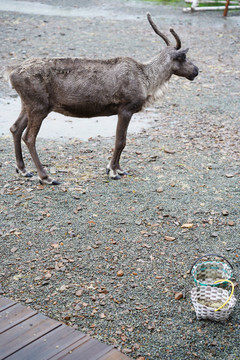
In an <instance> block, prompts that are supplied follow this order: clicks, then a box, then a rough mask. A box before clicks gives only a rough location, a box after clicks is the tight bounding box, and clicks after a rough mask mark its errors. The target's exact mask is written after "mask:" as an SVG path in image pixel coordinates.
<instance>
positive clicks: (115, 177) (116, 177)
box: [110, 174, 121, 180]
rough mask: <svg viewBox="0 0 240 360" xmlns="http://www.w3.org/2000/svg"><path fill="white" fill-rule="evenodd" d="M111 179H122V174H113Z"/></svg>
mask: <svg viewBox="0 0 240 360" xmlns="http://www.w3.org/2000/svg"><path fill="white" fill-rule="evenodd" d="M110 179H112V180H120V179H121V176H120V175H118V174H117V175H113V176H110Z"/></svg>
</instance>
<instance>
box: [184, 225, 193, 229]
mask: <svg viewBox="0 0 240 360" xmlns="http://www.w3.org/2000/svg"><path fill="white" fill-rule="evenodd" d="M193 226H194V224H183V225H182V226H181V228H182V229H192V228H193Z"/></svg>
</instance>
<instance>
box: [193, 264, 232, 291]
mask: <svg viewBox="0 0 240 360" xmlns="http://www.w3.org/2000/svg"><path fill="white" fill-rule="evenodd" d="M207 264H212V265H214V264H221V265H222V267H223V269H221V271H223V272H224V273H226V274H227V275H228V276H227V277H226V279H228V280H230V279H231V277H232V276H233V271H232V268H231V267H230V266H229V265H228V264H226V263H224V262H222V261H212V260H210V261H203V262H201V263H198V264H194V265H193V267H192V269H191V274H192V276H193V280H194V282H195V283H196V284H199V285H201V286H214V287H218V286H219V285H221V284H224V283H226V281H223V282H221V283H218V284H209V283H204V282H201V281H199V280H198V279H197V278H196V273H197V270H198V268H199V267H201V266H202V265H207ZM201 270H205V269H204V268H203V269H201ZM213 270H214V269H213ZM216 270H217V269H216ZM203 280H204V279H203Z"/></svg>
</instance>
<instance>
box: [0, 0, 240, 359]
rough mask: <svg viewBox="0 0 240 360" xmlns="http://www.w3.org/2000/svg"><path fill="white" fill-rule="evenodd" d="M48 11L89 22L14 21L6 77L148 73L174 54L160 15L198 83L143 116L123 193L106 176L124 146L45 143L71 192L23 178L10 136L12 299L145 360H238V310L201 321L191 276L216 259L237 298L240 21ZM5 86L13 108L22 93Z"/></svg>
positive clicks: (131, 11)
mask: <svg viewBox="0 0 240 360" xmlns="http://www.w3.org/2000/svg"><path fill="white" fill-rule="evenodd" d="M16 2H17V1H15V2H11V1H9V3H16ZM31 2H32V3H34V1H31ZM18 3H19V8H21V6H20V5H21V4H22V3H21V1H19V2H18ZM41 3H42V4H45V5H51V6H53V7H54V6H57V7H58V8H59V7H62V6H66V5H67V6H68V7H69V8H74V9H76V15H78V14H79V12H80V10H81V9H82V12H83V15H82V16H80V15H78V16H72V15H71V16H70V15H69V13H67V11H66V14H65V13H64V10H63V9H62V15H61V13H59V12H58V14H60V15H61V16H60V15H58V16H53V15H52V13H51V15H48V14H46V13H44V15H41V14H40V15H39V14H36V13H34V14H31V13H24V8H22V12H14V11H2V12H1V22H0V41H1V48H0V65H1V66H2V68H3V67H4V66H7V65H11V64H12V63H14V62H16V61H19V60H23V59H26V58H29V57H53V56H61V57H62V56H73V57H76V56H86V57H89V58H110V57H115V56H119V55H122V56H131V57H133V58H135V59H137V60H139V61H147V60H148V59H150V58H151V56H153V55H155V54H156V53H157V51H158V50H159V48H160V47H162V46H164V45H163V44H162V41H161V40H160V39H159V38H158V37H157V36H156V34H154V33H153V31H152V29H151V28H150V27H149V25H148V23H147V20H146V15H145V14H146V11H150V12H151V13H152V16H153V18H154V20H155V22H156V23H157V24H158V25H159V26H160V27H161V30H162V31H163V32H165V33H166V34H168V29H169V27H174V29H175V30H176V31H177V33H178V34H179V35H180V37H181V39H182V43H183V48H186V47H189V48H190V50H189V56H190V57H191V58H192V60H193V62H194V63H195V64H196V65H197V66H198V67H199V69H200V73H199V76H198V77H197V78H196V79H195V80H194V81H193V82H189V81H187V80H186V79H179V78H172V79H171V81H170V84H169V89H168V91H167V93H166V94H165V95H164V96H163V98H162V99H161V100H159V101H158V102H157V103H156V104H155V105H154V107H153V108H151V109H148V110H145V112H143V113H142V116H144V114H146V117H147V116H149V114H150V116H151V118H152V126H151V127H148V128H146V129H143V130H142V131H141V132H140V133H138V134H129V136H128V140H127V146H126V148H125V150H124V152H123V156H122V162H121V165H122V167H124V168H125V169H126V170H128V171H129V176H124V177H123V178H122V179H121V180H120V181H110V180H109V179H108V177H107V175H106V174H105V167H106V164H107V162H108V160H109V158H110V157H111V154H112V148H113V146H114V137H96V138H90V139H88V141H82V140H80V139H79V138H75V137H74V136H72V139H70V140H66V139H65V140H64V141H63V139H61V138H60V137H59V139H47V138H44V137H42V138H39V139H38V141H37V147H38V152H39V154H40V158H41V160H42V162H43V163H44V165H45V166H46V167H47V169H48V171H49V172H50V173H51V174H52V176H54V177H55V178H56V179H57V180H59V181H61V185H59V186H44V185H40V184H39V183H38V181H37V178H36V177H34V178H33V179H31V180H29V179H25V178H20V177H18V176H17V174H16V173H15V159H14V157H15V156H14V152H13V143H12V138H11V136H10V134H9V133H7V134H4V135H1V137H0V156H1V157H0V194H1V198H0V214H1V216H0V224H1V228H0V245H1V246H0V249H1V250H0V252H1V264H0V276H1V288H0V289H1V290H0V291H1V293H2V294H3V295H4V296H7V297H9V298H12V299H14V300H16V301H19V302H21V303H23V304H27V305H29V306H31V307H32V308H34V309H37V310H38V311H41V312H43V313H44V314H46V315H48V316H50V317H51V318H54V319H57V320H61V321H63V322H65V323H66V324H68V325H70V326H73V327H75V328H77V329H79V330H81V331H83V332H85V333H88V334H90V335H91V336H93V337H96V338H97V339H99V340H102V341H104V342H106V343H108V344H111V345H114V346H115V347H117V348H119V349H120V350H121V351H122V352H123V353H125V354H128V355H129V356H130V357H131V358H133V359H138V358H141V359H149V360H150V359H151V360H155V359H169V360H170V359H180V360H181V359H186V358H187V359H212V358H216V359H234V360H235V359H240V357H239V335H240V325H239V311H240V308H239V301H238V302H237V304H236V306H235V308H234V310H233V312H232V315H231V317H230V318H229V319H228V320H227V321H225V322H223V323H215V322H211V321H199V320H197V319H196V316H195V312H194V308H193V306H192V303H191V297H190V291H191V289H192V287H193V286H194V281H193V278H192V276H191V274H190V269H191V266H192V264H193V263H194V261H195V260H196V259H197V258H198V257H199V256H201V255H204V254H208V253H217V254H221V255H223V256H224V257H226V258H227V259H228V260H229V261H230V262H231V264H232V265H233V278H232V279H233V281H234V283H235V296H236V297H237V298H239V286H238V283H239V249H240V246H239V222H240V213H239V205H240V196H239V175H240V171H239V149H240V141H239V109H240V107H239V80H240V70H239V61H240V27H239V24H240V17H239V12H231V11H229V15H228V17H227V18H226V19H224V18H223V17H222V13H220V12H199V13H193V14H184V13H182V8H181V7H170V6H163V5H159V4H156V3H153V2H142V1H132V0H130V1H116V0H115V1H113V0H112V1H111V0H104V1H102V2H100V1H98V0H90V1H88V2H87V5H86V4H85V1H74V0H71V1H67V2H66V1H63V0H62V1H60V0H51V1H50V0H49V1H44V0H41ZM0 8H1V2H0ZM29 8H31V6H30V5H29ZM47 9H48V10H49V8H47ZM42 11H43V10H42ZM25 12H26V11H25ZM39 12H40V10H39ZM71 13H72V12H71ZM89 14H91V16H90V15H89ZM0 81H1V88H0V97H1V98H3V99H5V100H6V101H9V102H11V100H12V98H13V97H14V96H16V95H15V93H14V91H13V90H12V89H10V88H9V87H8V85H7V84H6V83H5V82H4V79H3V77H2V78H1V79H0ZM19 110H20V109H19ZM14 120H15V119H14V118H13V119H10V121H11V122H14ZM46 121H47V120H46ZM79 121H81V120H79ZM24 154H25V159H26V162H27V163H28V168H29V169H31V170H33V171H35V167H34V165H33V163H32V162H31V159H30V155H29V153H28V151H27V150H26V148H24Z"/></svg>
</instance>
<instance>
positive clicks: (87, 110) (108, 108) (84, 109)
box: [53, 102, 118, 118]
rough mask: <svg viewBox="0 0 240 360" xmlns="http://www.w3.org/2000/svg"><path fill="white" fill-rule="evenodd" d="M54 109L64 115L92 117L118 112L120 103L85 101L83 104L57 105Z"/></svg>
mask: <svg viewBox="0 0 240 360" xmlns="http://www.w3.org/2000/svg"><path fill="white" fill-rule="evenodd" d="M53 111H55V112H58V113H61V114H63V115H67V116H72V117H79V118H91V117H95V116H111V115H116V114H117V113H118V105H116V104H111V103H109V104H106V105H101V104H97V103H91V102H89V103H83V102H81V104H74V105H71V104H61V105H58V106H55V107H54V108H53Z"/></svg>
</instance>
